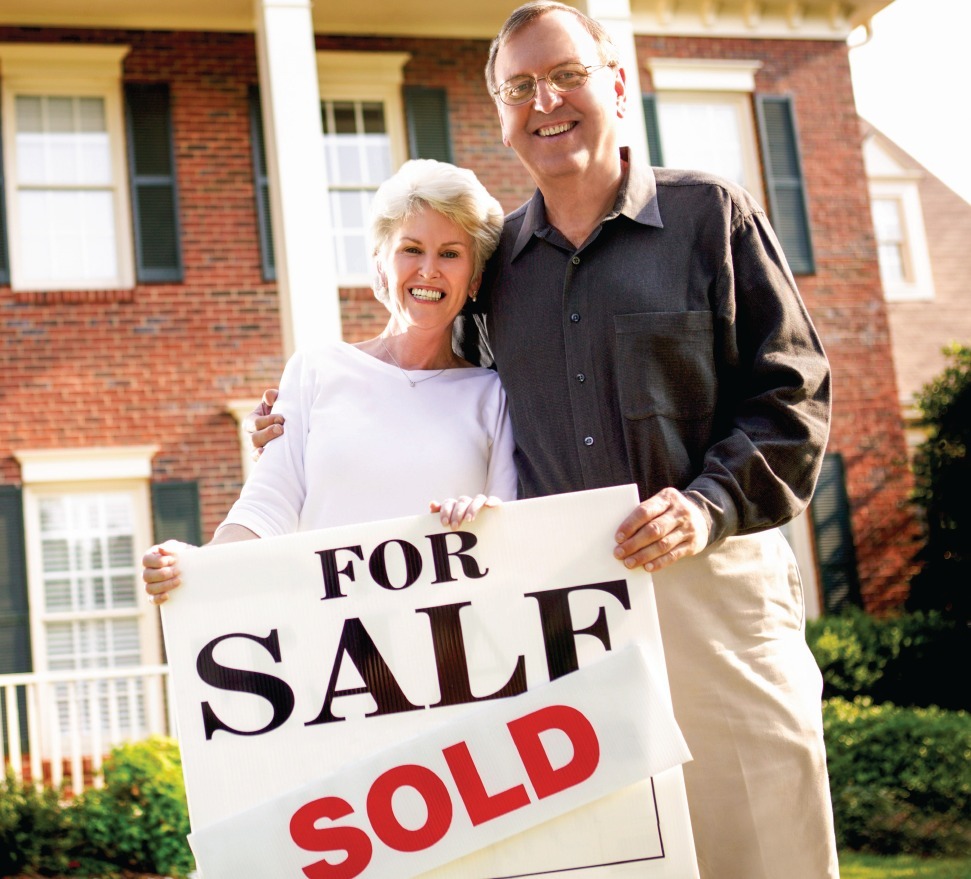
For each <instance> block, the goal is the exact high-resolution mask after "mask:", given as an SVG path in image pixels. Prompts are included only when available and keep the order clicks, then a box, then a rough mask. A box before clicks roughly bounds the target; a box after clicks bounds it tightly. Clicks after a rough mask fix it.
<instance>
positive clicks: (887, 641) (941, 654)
mask: <svg viewBox="0 0 971 879" xmlns="http://www.w3.org/2000/svg"><path fill="white" fill-rule="evenodd" d="M806 639H807V641H808V642H809V647H810V649H811V650H812V652H813V655H814V656H815V657H816V662H817V664H818V665H819V667H820V669H821V670H822V673H823V682H824V686H823V697H824V698H832V697H834V696H841V697H843V698H844V699H853V698H855V697H856V696H869V697H871V698H872V699H873V701H874V702H877V703H883V702H892V703H894V704H895V705H898V706H910V705H913V706H918V707H927V706H930V705H937V706H938V707H940V708H948V709H954V710H959V709H960V710H971V690H969V689H968V688H967V687H960V686H955V685H954V683H953V673H954V670H955V669H960V668H967V667H968V666H969V665H971V630H969V629H968V627H967V626H965V625H963V624H962V623H959V622H958V621H956V620H953V619H949V618H946V617H944V616H943V615H942V614H940V613H937V612H918V613H912V614H902V615H899V616H894V617H885V618H878V617H874V616H871V615H870V614H867V613H864V612H863V611H862V610H859V609H855V608H848V609H847V610H846V611H844V612H843V613H841V614H839V615H837V616H825V617H821V618H819V619H816V620H809V621H808V622H807V623H806Z"/></svg>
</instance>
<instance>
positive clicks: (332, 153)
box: [321, 101, 392, 278]
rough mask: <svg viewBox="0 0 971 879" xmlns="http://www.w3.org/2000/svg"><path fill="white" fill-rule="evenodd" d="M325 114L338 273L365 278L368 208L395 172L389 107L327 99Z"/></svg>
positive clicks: (339, 274)
mask: <svg viewBox="0 0 971 879" xmlns="http://www.w3.org/2000/svg"><path fill="white" fill-rule="evenodd" d="M321 113H322V115H323V122H324V152H325V155H326V159H327V180H328V181H329V187H328V188H329V190H330V215H331V221H332V223H333V227H334V247H335V252H336V256H337V274H338V276H339V277H341V278H346V277H349V276H366V275H367V273H368V262H369V261H368V255H367V217H368V210H369V209H370V206H371V200H372V198H373V197H374V191H375V190H376V189H377V188H378V186H379V185H380V184H381V182H382V181H383V180H386V179H387V178H388V177H390V176H391V173H392V167H391V142H390V140H389V138H388V133H387V125H386V124H385V117H384V105H383V104H381V103H379V102H375V101H322V102H321Z"/></svg>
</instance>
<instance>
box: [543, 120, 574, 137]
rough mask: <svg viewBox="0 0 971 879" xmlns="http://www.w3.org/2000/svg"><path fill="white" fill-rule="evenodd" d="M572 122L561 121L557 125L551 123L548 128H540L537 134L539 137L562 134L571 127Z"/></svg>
mask: <svg viewBox="0 0 971 879" xmlns="http://www.w3.org/2000/svg"><path fill="white" fill-rule="evenodd" d="M573 125H574V123H573V122H561V123H560V124H559V125H551V126H550V127H549V128H541V129H540V130H539V131H538V132H537V134H538V135H539V136H540V137H552V136H553V135H554V134H563V132H564V131H569V130H570V129H571V128H573Z"/></svg>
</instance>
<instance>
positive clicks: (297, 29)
mask: <svg viewBox="0 0 971 879" xmlns="http://www.w3.org/2000/svg"><path fill="white" fill-rule="evenodd" d="M310 7H311V3H310V0H254V12H255V16H256V50H257V58H258V62H259V76H260V100H261V103H262V107H263V136H264V140H265V143H266V161H267V174H268V175H269V181H270V213H271V216H272V218H273V249H274V256H275V258H276V271H277V283H278V286H279V297H280V320H281V322H282V324H283V344H284V349H285V351H286V353H287V355H288V356H289V355H290V354H291V353H293V351H294V350H296V349H297V348H305V347H308V346H312V345H319V344H320V343H321V342H322V341H332V340H336V339H340V338H341V320H340V302H339V300H338V293H337V279H336V275H335V271H334V257H333V245H332V244H331V241H330V221H329V216H328V214H329V207H328V201H327V169H326V167H325V163H324V144H323V128H322V126H321V119H320V89H319V87H318V84H317V65H316V56H315V48H314V29H313V20H312V18H311V13H310Z"/></svg>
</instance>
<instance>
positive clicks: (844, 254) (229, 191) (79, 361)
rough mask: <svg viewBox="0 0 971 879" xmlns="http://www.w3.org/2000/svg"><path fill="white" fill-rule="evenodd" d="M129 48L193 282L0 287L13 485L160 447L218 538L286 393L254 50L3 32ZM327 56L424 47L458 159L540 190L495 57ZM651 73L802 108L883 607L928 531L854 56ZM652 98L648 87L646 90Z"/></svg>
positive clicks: (351, 299)
mask: <svg viewBox="0 0 971 879" xmlns="http://www.w3.org/2000/svg"><path fill="white" fill-rule="evenodd" d="M28 38H29V39H31V40H39V41H49V42H57V41H71V42H74V41H82V42H94V43H125V44H128V45H130V46H131V47H132V51H131V53H130V54H129V56H128V57H127V58H126V61H125V77H126V79H129V80H132V81H165V82H168V83H169V84H170V87H171V93H172V107H173V114H174V115H173V124H174V132H175V138H176V163H177V173H178V183H179V197H180V205H181V215H182V216H181V219H182V225H183V240H182V244H183V254H184V260H185V266H186V276H185V283H183V284H179V285H144V286H138V287H136V289H135V290H134V291H133V292H128V293H124V294H120V295H119V294H115V293H106V294H104V295H102V296H95V297H93V298H92V299H89V298H88V296H87V295H85V296H70V295H67V296H65V295H62V294H56V295H50V296H26V295H22V296H16V295H14V294H12V293H11V291H10V290H9V288H0V343H2V347H0V368H2V374H3V377H4V381H3V382H2V385H0V394H2V402H3V406H4V411H6V412H7V413H16V417H15V418H14V419H13V423H12V424H9V425H8V426H6V427H4V429H3V430H2V431H0V480H3V481H7V482H15V481H17V480H18V479H19V471H18V468H17V466H16V463H15V461H14V460H13V459H12V458H11V457H10V454H11V450H12V449H18V448H57V447H71V446H90V445H98V444H110V445H128V444H142V443H150V442H157V443H159V444H160V445H161V446H162V451H161V453H160V454H159V455H158V456H157V457H156V459H155V462H154V466H155V477H156V478H159V479H165V478H180V479H198V480H199V481H200V485H201V491H202V504H203V518H204V522H203V530H204V533H205V534H209V533H211V531H212V529H213V528H214V527H215V525H216V524H217V523H218V522H219V520H220V518H221V517H222V515H223V514H224V513H225V511H226V509H227V508H228V506H229V505H230V504H231V502H232V501H233V500H234V499H235V497H236V495H237V493H238V490H239V486H240V467H239V455H238V448H237V441H236V430H235V424H234V422H233V420H232V418H231V416H229V415H228V414H226V413H225V412H224V406H225V404H226V403H227V402H228V401H229V400H231V399H238V398H245V397H254V398H255V397H258V395H259V393H260V392H261V391H262V389H263V388H265V387H268V386H270V385H273V384H275V383H276V381H277V379H278V377H279V374H280V371H281V368H282V356H281V355H280V353H279V352H280V347H281V338H280V329H279V316H278V312H277V300H276V291H275V287H274V285H272V284H267V283H264V282H263V281H262V278H261V274H260V265H259V247H258V239H257V234H258V233H257V226H256V214H255V206H254V205H255V203H254V194H253V181H252V171H251V164H250V162H251V158H250V146H249V121H248V105H247V88H248V86H249V85H251V84H252V83H255V82H256V79H257V77H256V66H255V56H254V46H253V40H252V38H251V37H248V36H246V35H228V34H205V33H142V32H130V33H129V32H117V31H110V32H99V31H95V30H92V31H87V30H86V31H70V32H68V31H62V30H53V29H52V30H44V29H32V30H30V31H29V32H26V31H19V30H17V29H11V28H0V40H11V41H12V40H17V39H28ZM317 46H318V48H319V49H345V50H346V49H357V50H370V51H382V50H384V51H398V52H400V51H407V52H410V53H411V54H412V59H411V61H410V62H409V63H408V65H407V66H406V68H405V80H406V82H407V83H409V84H422V85H429V86H443V87H445V88H447V89H448V99H449V106H450V111H451V119H450V125H451V132H452V138H453V148H454V155H455V161H456V162H457V163H458V164H460V165H467V166H469V167H472V168H473V169H474V170H475V171H476V172H477V173H478V175H479V176H480V178H481V180H482V181H483V183H484V184H485V185H486V186H487V187H488V188H489V189H490V190H491V191H492V192H493V193H494V194H495V195H496V196H497V197H498V198H499V200H500V201H501V202H502V204H503V206H504V207H505V208H506V209H507V210H510V209H512V208H514V207H516V206H517V205H518V204H520V203H521V202H522V201H523V200H525V199H526V198H527V197H528V196H529V194H530V192H531V191H532V185H531V182H530V180H529V178H528V176H527V175H526V173H525V172H524V171H523V169H522V168H521V166H520V165H519V163H518V160H517V159H516V158H515V156H514V155H513V153H512V152H511V151H510V150H508V149H506V148H505V147H503V146H502V145H501V142H500V137H499V128H498V123H497V121H496V117H495V111H494V109H493V106H492V103H491V100H490V99H489V97H488V95H487V93H486V89H485V86H484V83H483V77H482V69H483V66H484V63H485V57H486V50H487V44H486V43H485V42H483V41H442V40H421V39H386V38H381V39H368V38H346V39H338V38H333V37H320V38H318V41H317ZM638 51H639V53H640V55H641V56H642V58H643V57H646V56H647V55H649V54H654V55H657V56H663V57H697V58H746V59H753V58H754V59H758V60H761V61H762V62H763V67H762V68H761V70H760V71H759V73H758V75H757V87H758V89H759V90H760V91H765V92H769V93H785V94H791V95H792V96H793V97H794V99H795V106H796V112H797V122H798V125H799V131H800V135H801V146H802V151H803V161H804V169H805V172H806V175H807V179H808V185H809V195H808V197H809V209H810V214H811V220H812V226H813V234H814V246H815V251H816V260H817V267H818V271H817V274H815V275H814V276H811V277H803V278H800V279H798V280H799V281H800V287H801V289H802V292H803V295H804V297H805V299H806V301H807V304H808V306H809V309H810V311H811V312H812V314H813V317H814V319H815V321H816V323H817V326H818V327H819V330H820V333H821V334H822V336H823V340H824V344H825V345H826V348H827V351H828V353H829V355H830V358H831V360H832V363H833V368H834V375H835V398H836V405H835V412H834V424H833V434H832V441H831V446H830V447H831V449H832V450H833V451H838V452H842V453H843V455H844V456H845V459H846V463H847V471H848V482H849V490H850V494H851V497H852V502H853V526H854V530H855V536H856V542H857V552H858V556H859V562H860V574H861V578H862V580H863V583H864V589H865V593H866V597H867V600H868V603H869V605H870V606H871V607H873V608H875V609H879V608H882V607H885V606H887V605H888V604H892V603H894V602H897V601H899V600H900V599H901V597H902V595H903V590H904V588H905V584H906V573H907V571H908V565H909V562H908V559H909V557H910V554H911V552H912V550H913V540H914V535H915V531H914V526H913V521H912V518H911V516H910V513H909V511H908V510H907V508H906V506H905V505H904V498H905V497H906V493H907V490H908V488H909V476H908V471H907V468H906V464H905V458H906V455H905V448H904V441H903V435H902V433H901V431H900V426H899V423H898V420H897V418H896V397H897V395H896V387H895V383H894V377H893V369H892V361H891V355H890V342H889V332H888V326H887V315H886V310H885V308H884V306H883V302H882V298H881V294H880V284H879V277H878V272H877V264H876V255H875V249H874V243H873V237H872V229H871V224H870V220H869V208H868V201H867V191H866V182H865V177H864V172H863V163H862V156H861V152H860V145H859V143H860V136H859V129H858V127H857V122H856V114H855V108H854V105H853V97H852V93H851V90H850V76H849V67H848V62H847V57H846V49H845V47H844V46H842V45H841V44H836V43H827V42H816V41H804V42H794V41H791V42H782V41H764V42H759V41H746V40H705V39H671V38H639V39H638ZM644 85H645V88H649V87H650V83H649V78H648V77H646V76H645V77H644ZM341 310H342V316H343V320H344V333H345V337H346V338H347V339H348V340H349V341H355V340H358V339H362V338H367V337H368V336H370V335H373V334H374V333H375V332H377V331H378V330H380V328H381V327H382V326H383V325H384V323H385V322H386V320H387V312H386V311H385V309H384V307H383V306H381V305H380V304H379V303H377V302H376V301H375V300H374V298H373V296H372V294H371V293H370V291H368V290H359V289H353V290H342V291H341Z"/></svg>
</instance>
